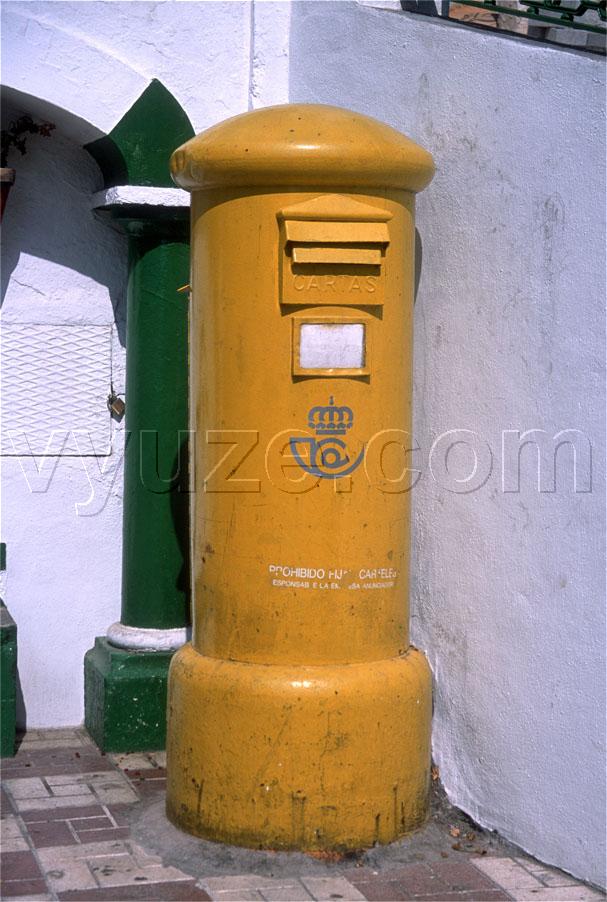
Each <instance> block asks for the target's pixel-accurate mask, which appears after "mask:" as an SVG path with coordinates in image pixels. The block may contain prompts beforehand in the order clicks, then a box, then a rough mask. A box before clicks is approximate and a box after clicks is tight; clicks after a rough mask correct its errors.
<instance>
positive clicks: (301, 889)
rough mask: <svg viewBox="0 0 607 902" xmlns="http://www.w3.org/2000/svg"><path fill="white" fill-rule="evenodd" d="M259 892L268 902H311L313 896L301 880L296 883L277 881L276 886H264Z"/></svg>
mask: <svg viewBox="0 0 607 902" xmlns="http://www.w3.org/2000/svg"><path fill="white" fill-rule="evenodd" d="M257 892H258V893H259V894H260V895H261V898H262V899H265V900H266V902H309V900H310V899H312V898H313V896H311V895H310V893H309V892H308V891H307V889H306V888H305V886H304V885H303V884H302V883H300V882H299V880H298V881H296V882H295V883H283V882H282V881H277V883H276V886H264V887H262V888H261V889H259V890H257Z"/></svg>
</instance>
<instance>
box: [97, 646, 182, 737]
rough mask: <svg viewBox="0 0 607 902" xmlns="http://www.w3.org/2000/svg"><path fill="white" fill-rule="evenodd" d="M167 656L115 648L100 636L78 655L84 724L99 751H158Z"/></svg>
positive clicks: (163, 724)
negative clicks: (80, 657) (81, 666)
mask: <svg viewBox="0 0 607 902" xmlns="http://www.w3.org/2000/svg"><path fill="white" fill-rule="evenodd" d="M173 655H174V652H173V651H132V650H129V649H124V648H116V647H115V646H113V645H110V643H109V642H108V641H107V639H106V638H105V637H97V638H96V639H95V645H94V647H93V648H91V649H90V650H89V651H87V653H86V655H85V656H84V725H85V727H86V728H87V730H88V732H89V733H90V735H91V736H92V738H93V739H94V741H95V742H96V743H97V745H98V746H99V748H100V749H101V751H103V752H145V751H158V750H159V749H164V747H165V744H166V706H167V677H168V672H169V664H170V663H171V658H172V657H173Z"/></svg>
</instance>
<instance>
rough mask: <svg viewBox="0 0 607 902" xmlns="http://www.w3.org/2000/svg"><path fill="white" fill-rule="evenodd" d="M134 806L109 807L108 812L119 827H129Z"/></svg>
mask: <svg viewBox="0 0 607 902" xmlns="http://www.w3.org/2000/svg"><path fill="white" fill-rule="evenodd" d="M132 810H133V808H132V805H130V804H129V805H107V806H106V811H107V813H108V815H109V816H110V817H111V818H112V820H113V821H114V823H116V824H117V826H118V827H127V826H128V824H129V822H130V817H131V812H132Z"/></svg>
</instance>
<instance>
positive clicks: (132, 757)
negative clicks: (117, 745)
mask: <svg viewBox="0 0 607 902" xmlns="http://www.w3.org/2000/svg"><path fill="white" fill-rule="evenodd" d="M110 758H111V759H112V761H113V762H114V764H115V765H116V766H117V767H119V768H120V769H121V770H142V769H147V768H150V769H152V768H154V767H156V766H157V765H156V764H155V763H154V762H153V761H152V760H151V759H150V758H149V757H148V756H147V755H143V754H140V753H131V754H128V755H110Z"/></svg>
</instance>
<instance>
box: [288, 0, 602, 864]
mask: <svg viewBox="0 0 607 902" xmlns="http://www.w3.org/2000/svg"><path fill="white" fill-rule="evenodd" d="M290 58H291V66H290V73H291V76H290V77H291V94H290V96H291V100H293V101H317V102H323V103H336V104H339V105H341V106H346V107H351V108H353V109H355V110H358V111H360V112H364V113H368V114H370V115H374V116H377V117H379V118H380V119H383V120H384V121H385V122H388V123H390V124H391V125H394V126H395V127H396V128H399V129H401V130H402V131H404V132H405V133H406V134H408V135H410V136H411V137H412V138H414V139H415V140H417V141H419V142H420V143H421V144H423V145H424V146H425V147H426V148H428V150H430V151H431V152H432V153H433V154H434V157H435V160H436V165H437V174H436V177H435V179H434V181H433V182H432V184H431V185H430V187H429V188H428V189H427V190H426V191H425V192H424V193H423V194H422V195H420V197H419V200H418V220H417V225H418V229H419V232H420V236H421V243H422V249H423V266H422V273H421V280H420V286H419V292H418V296H417V303H416V314H415V318H416V322H415V340H416V352H415V385H416V390H415V411H416V414H415V417H416V419H415V434H416V439H417V442H418V444H419V446H420V448H421V451H420V452H419V453H418V454H417V465H418V466H419V468H420V469H421V470H422V476H421V478H420V479H419V482H418V484H417V485H416V487H415V488H414V490H413V492H414V498H413V505H414V535H413V548H412V575H413V585H412V606H413V635H414V640H415V641H416V643H417V644H418V645H419V646H421V647H422V648H424V649H425V650H426V651H427V653H428V656H429V658H430V661H431V664H432V667H433V670H434V675H435V718H434V754H435V757H436V760H437V762H438V764H439V766H440V770H441V776H442V778H443V780H444V782H445V785H446V787H447V790H448V792H449V794H450V796H451V798H452V800H453V801H454V802H455V803H456V804H458V805H461V806H462V807H463V808H464V809H465V810H466V811H468V812H469V813H470V814H471V815H472V816H473V817H475V818H477V819H478V820H479V821H481V822H482V823H483V824H485V825H487V826H490V827H494V828H496V829H498V830H500V831H501V832H502V833H504V834H505V835H506V836H508V837H510V838H511V839H512V840H514V841H515V842H517V843H520V844H521V845H522V846H524V847H525V848H526V849H528V850H529V851H531V852H533V853H534V854H536V855H538V856H539V857H541V858H543V859H545V860H548V861H551V862H553V863H555V864H558V865H560V866H561V867H564V868H567V869H570V870H572V871H574V872H575V873H576V874H578V875H580V876H582V877H584V878H586V879H591V880H595V881H597V882H604V870H603V869H604V862H605V858H604V845H603V842H604V818H605V807H604V796H602V792H603V789H604V781H603V780H602V774H603V773H604V729H603V722H604V721H603V712H604V710H605V700H604V672H605V670H604V635H605V632H604V619H603V618H604V606H605V605H604V599H605V589H604V568H603V565H602V563H601V561H602V558H603V554H602V548H603V538H604V504H603V473H602V457H603V454H602V442H603V435H604V428H603V423H604V420H603V416H604V384H603V348H604V344H603V335H604V331H603V302H604V287H605V283H604V212H603V210H604V205H603V198H604V185H603V184H602V178H603V171H604V168H603V163H602V161H603V159H604V126H603V122H604V118H603V114H602V112H601V110H602V108H603V104H604V83H603V80H604V63H603V61H602V60H601V59H600V58H597V57H591V56H588V55H586V56H584V55H580V54H576V53H570V52H567V51H562V50H557V49H553V48H549V47H546V46H541V45H538V44H534V43H531V42H526V41H521V40H517V39H512V38H507V37H498V36H496V35H494V34H486V33H484V32H479V31H475V30H467V29H465V28H463V27H458V26H453V25H448V24H446V23H441V22H436V20H429V19H426V18H420V17H415V16H403V15H400V14H395V13H392V12H389V11H386V10H376V9H369V8H361V7H359V6H357V5H355V4H352V3H337V4H333V3H310V4H296V5H295V6H294V7H293V13H292V19H291V52H290ZM462 429H467V430H473V431H474V433H475V434H476V436H477V437H476V438H474V437H473V438H474V445H475V446H476V450H477V453H478V458H479V471H478V473H477V476H476V477H475V478H474V479H471V480H470V481H468V482H461V483H458V482H457V479H463V480H465V479H466V477H467V476H468V475H469V474H470V472H471V468H472V466H473V463H474V462H473V459H472V451H471V450H470V449H469V448H466V446H464V445H460V446H458V447H457V448H454V450H453V453H452V455H451V456H450V458H449V465H450V473H445V472H444V471H443V469H442V466H441V461H442V460H443V458H444V453H443V452H444V449H445V448H446V447H447V445H448V444H449V443H450V442H451V441H452V440H461V439H470V438H471V437H470V435H468V434H463V435H462V434H461V433H458V434H456V435H455V436H453V437H452V438H451V439H450V438H447V439H441V443H439V445H438V446H437V452H436V453H435V456H434V458H433V462H434V471H435V473H434V476H433V474H432V472H431V470H430V466H429V463H430V461H429V456H430V450H431V448H432V444H433V442H434V441H435V440H436V439H437V438H438V437H439V436H441V435H442V434H443V433H445V432H447V431H449V430H462ZM528 429H543V430H546V432H547V434H548V439H549V441H548V445H549V446H550V443H551V441H550V440H551V439H552V436H554V434H555V433H557V432H559V431H560V430H564V429H577V430H581V431H582V432H583V433H584V435H585V436H587V437H588V438H589V439H590V440H591V442H592V446H593V451H594V458H593V465H594V474H593V476H594V486H593V491H592V492H588V491H580V490H583V489H587V488H588V463H587V453H586V449H587V443H586V439H585V438H583V437H580V436H576V441H577V442H578V492H577V493H575V492H574V491H573V488H572V482H573V479H572V471H573V466H572V454H571V450H570V449H567V448H565V447H563V448H562V449H561V450H560V451H559V455H558V466H557V471H558V486H557V491H556V492H550V491H542V492H538V489H537V464H536V460H535V458H536V454H535V452H534V449H533V448H531V447H527V448H525V449H524V451H523V453H522V455H521V481H520V491H519V492H507V493H505V492H504V491H503V490H502V465H504V466H505V477H506V487H509V486H511V484H512V472H511V471H512V462H513V457H514V464H516V454H514V455H513V454H512V452H510V451H509V452H508V454H507V455H506V460H505V461H504V460H503V455H502V449H501V442H502V431H503V430H520V432H525V431H526V430H528ZM486 443H488V444H489V446H490V448H491V451H492V453H493V466H492V471H491V473H490V474H489V455H488V451H487V448H486ZM548 451H550V448H548ZM551 456H552V455H551V454H550V453H547V454H546V460H545V461H544V466H545V467H546V469H545V470H544V471H543V473H542V488H543V489H546V488H550V485H549V483H550V480H549V479H548V478H547V477H548V472H549V468H550V466H551V465H552V463H551ZM435 477H436V478H435ZM485 477H487V478H486V481H484V480H485ZM462 489H463V490H468V489H475V490H473V491H467V492H466V493H463V492H461V490H462ZM600 775H601V776H600Z"/></svg>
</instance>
